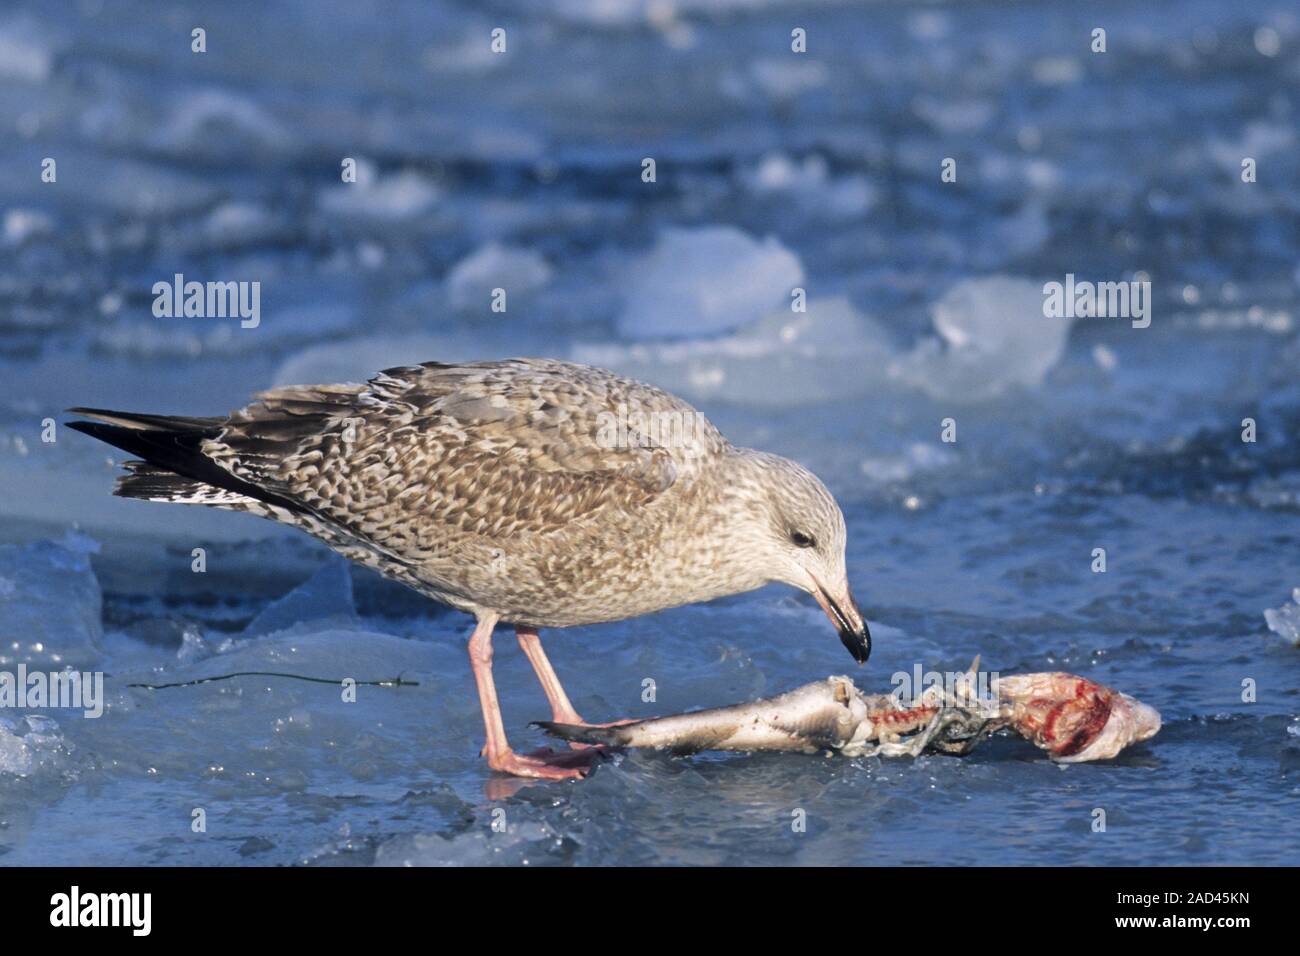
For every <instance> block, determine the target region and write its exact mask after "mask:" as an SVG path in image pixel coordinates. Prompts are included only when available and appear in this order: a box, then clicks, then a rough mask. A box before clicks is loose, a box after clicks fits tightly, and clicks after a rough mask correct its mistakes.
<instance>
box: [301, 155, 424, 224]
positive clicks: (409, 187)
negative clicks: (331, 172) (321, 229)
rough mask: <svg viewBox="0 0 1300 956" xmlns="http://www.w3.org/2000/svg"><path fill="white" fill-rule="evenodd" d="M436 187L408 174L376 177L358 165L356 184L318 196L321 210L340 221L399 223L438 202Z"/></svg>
mask: <svg viewBox="0 0 1300 956" xmlns="http://www.w3.org/2000/svg"><path fill="white" fill-rule="evenodd" d="M438 195H439V192H438V187H437V186H435V185H434V184H433V183H432V182H430V181H429V180H428V179H426V178H425V177H424V176H421V175H420V174H419V173H417V172H414V171H412V170H402V171H401V172H398V173H393V174H392V175H390V176H379V175H377V174H376V173H375V171H374V168H373V167H372V166H370V165H369V164H368V163H362V162H358V164H357V181H356V182H355V183H344V182H340V183H337V184H335V185H333V186H330V187H329V188H328V189H325V190H323V191H322V192H321V194H320V196H319V198H318V200H317V203H318V205H319V206H320V208H321V210H322V211H324V212H327V213H332V214H333V215H336V216H341V217H344V218H356V219H375V220H384V221H390V222H400V221H402V220H405V219H411V218H414V217H415V216H419V215H421V214H423V213H424V212H426V211H427V210H428V209H429V207H430V206H432V205H433V204H434V203H435V202H437V200H438Z"/></svg>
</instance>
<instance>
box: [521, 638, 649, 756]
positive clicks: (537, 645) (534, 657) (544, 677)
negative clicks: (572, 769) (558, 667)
mask: <svg viewBox="0 0 1300 956" xmlns="http://www.w3.org/2000/svg"><path fill="white" fill-rule="evenodd" d="M515 636H516V637H518V638H519V646H520V647H522V648H523V649H524V653H525V654H527V655H528V660H529V662H530V663H531V664H532V665H533V671H534V672H536V674H537V679H538V680H539V681H541V684H542V690H543V691H545V693H546V700H547V701H548V702H549V703H550V705H551V720H552V722H553V723H557V724H571V725H573V726H575V727H618V726H619V725H621V724H632V723H636V721H635V720H614V721H611V722H610V723H607V724H589V723H587V721H585V720H583V719H582V717H581V716H580V715H579V714H578V712H577V711H576V710H574V709H573V704H571V703H569V695H568V694H566V693H565V692H564V688H563V687H561V686H560V678H559V677H557V676H556V674H555V668H553V667H552V666H551V662H550V660H549V659H548V658H547V656H546V652H545V651H544V650H542V639H541V638H540V637H538V636H537V628H535V627H528V626H526V625H523V624H516V625H515ZM569 746H570V747H572V748H573V749H574V750H604V749H605V748H604V747H603V745H601V744H584V743H579V742H578V741H576V740H570V741H569Z"/></svg>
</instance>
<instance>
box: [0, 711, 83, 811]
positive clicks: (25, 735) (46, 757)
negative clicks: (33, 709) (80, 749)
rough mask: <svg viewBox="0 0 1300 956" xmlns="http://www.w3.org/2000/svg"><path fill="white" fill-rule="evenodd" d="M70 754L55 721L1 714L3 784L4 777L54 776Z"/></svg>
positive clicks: (35, 716) (31, 715) (1, 778)
mask: <svg viewBox="0 0 1300 956" xmlns="http://www.w3.org/2000/svg"><path fill="white" fill-rule="evenodd" d="M68 752H69V747H68V745H67V742H66V741H65V740H64V738H63V735H62V733H61V732H60V730H59V724H58V721H56V720H55V719H54V718H53V717H46V716H43V715H37V714H29V715H27V716H26V717H22V718H15V717H9V716H6V715H5V714H0V781H2V780H3V775H4V774H12V775H13V776H15V777H30V776H35V775H38V774H40V775H45V774H48V773H51V772H54V771H56V770H58V769H60V768H61V767H62V766H63V765H64V763H65V760H66V758H67V756H68ZM0 803H2V801H0Z"/></svg>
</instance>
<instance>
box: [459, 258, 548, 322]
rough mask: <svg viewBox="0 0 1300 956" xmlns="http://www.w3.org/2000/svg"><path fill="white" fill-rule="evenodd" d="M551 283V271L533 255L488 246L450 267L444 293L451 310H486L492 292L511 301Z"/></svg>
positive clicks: (542, 261)
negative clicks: (498, 290)
mask: <svg viewBox="0 0 1300 956" xmlns="http://www.w3.org/2000/svg"><path fill="white" fill-rule="evenodd" d="M550 281H551V267H550V265H549V264H548V263H547V262H546V260H545V259H543V258H542V257H541V256H540V255H538V254H537V253H536V252H533V251H532V250H530V249H518V248H514V247H511V246H503V245H502V244H501V243H499V242H489V243H487V244H486V245H484V246H483V247H482V248H480V249H478V250H477V251H475V252H473V253H471V254H470V255H468V256H466V257H465V258H464V259H462V260H461V261H460V262H458V263H456V265H455V266H453V267H452V269H451V272H449V273H448V274H447V292H448V294H449V295H450V297H451V304H452V307H453V308H456V309H484V310H486V309H487V307H488V305H489V304H490V301H491V296H492V290H493V289H496V288H501V289H505V290H506V294H507V295H508V296H509V297H511V298H514V297H516V296H525V295H527V294H528V293H530V292H536V291H537V290H538V289H540V288H542V287H543V286H545V285H546V284H547V283H548V282H550Z"/></svg>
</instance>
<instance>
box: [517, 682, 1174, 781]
mask: <svg viewBox="0 0 1300 956" xmlns="http://www.w3.org/2000/svg"><path fill="white" fill-rule="evenodd" d="M978 665H979V659H978V658H976V660H975V663H973V664H972V665H971V670H970V671H969V672H968V674H967V677H968V678H969V679H968V680H962V681H958V682H957V685H956V687H955V688H954V689H944V688H941V687H930V688H928V689H927V690H926V691H925V692H924V693H922V694H921V696H920V698H919V699H917V700H915V701H912V702H904V701H902V700H900V699H899V698H898V697H897V696H895V695H893V694H864V693H863V692H862V691H860V690H859V689H858V688H857V687H856V686H855V685H854V684H853V682H852V681H851V680H850V679H849V678H847V677H828V678H826V679H825V680H820V681H814V682H813V683H811V684H805V685H804V686H802V687H799V688H796V689H795V690H792V691H788V692H786V693H784V694H780V695H778V696H776V697H769V698H766V699H764V700H756V701H753V702H751V703H747V704H736V705H733V706H731V707H718V708H714V709H712V710H702V711H697V712H695V713H688V714H677V715H674V716H671V717H656V718H651V719H648V720H639V721H633V722H631V723H625V724H620V725H618V726H611V727H588V726H579V725H576V724H559V723H554V722H549V721H544V722H541V723H539V725H538V726H541V727H543V728H544V729H545V730H546V731H547V733H549V734H551V735H553V736H556V737H561V738H564V739H566V740H575V741H582V742H585V743H593V744H604V745H607V746H611V747H648V748H651V749H655V750H669V751H672V752H674V753H695V752H697V751H701V750H736V751H785V752H794V753H818V752H822V751H831V752H834V753H842V754H844V755H846V756H850V757H856V756H864V755H867V756H870V755H880V756H886V757H893V756H906V755H910V756H916V755H919V754H922V753H927V752H938V753H957V754H962V753H967V752H969V751H970V750H971V749H972V748H973V747H974V746H975V745H976V744H978V743H979V742H980V741H981V740H983V739H985V738H986V737H988V736H989V735H991V734H993V733H995V732H997V731H1000V730H1010V731H1013V732H1015V733H1017V734H1019V735H1020V736H1021V737H1024V738H1025V739H1026V740H1029V741H1031V742H1032V743H1034V744H1035V745H1036V746H1037V747H1039V748H1041V749H1043V750H1046V751H1047V752H1048V754H1049V755H1050V756H1051V758H1052V759H1053V760H1056V761H1060V762H1062V763H1078V762H1083V761H1089V760H1105V759H1108V758H1111V757H1114V756H1115V755H1116V754H1118V753H1119V752H1120V751H1121V750H1123V749H1124V748H1125V747H1128V746H1130V745H1132V744H1134V743H1137V742H1139V741H1142V740H1147V739H1148V738H1150V737H1152V736H1153V735H1154V734H1155V733H1156V731H1158V730H1159V729H1160V714H1159V713H1158V712H1157V711H1156V710H1155V709H1154V708H1152V707H1149V706H1148V705H1146V704H1143V703H1141V702H1140V701H1138V700H1135V699H1134V698H1132V697H1130V696H1128V695H1127V694H1123V693H1121V692H1119V691H1117V690H1114V689H1112V688H1109V687H1106V686H1103V685H1102V684H1098V683H1096V682H1094V681H1090V680H1088V679H1087V678H1084V677H1076V676H1075V675H1073V674H1065V673H1059V672H1052V673H1039V674H1019V675H1012V676H1008V677H1000V678H998V679H997V680H996V681H994V682H993V684H992V687H991V688H990V690H991V694H990V695H988V696H984V697H981V696H979V695H978V694H977V693H976V692H975V687H976V681H975V680H974V674H975V671H976V670H977V668H978Z"/></svg>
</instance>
